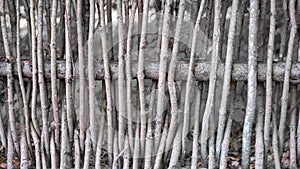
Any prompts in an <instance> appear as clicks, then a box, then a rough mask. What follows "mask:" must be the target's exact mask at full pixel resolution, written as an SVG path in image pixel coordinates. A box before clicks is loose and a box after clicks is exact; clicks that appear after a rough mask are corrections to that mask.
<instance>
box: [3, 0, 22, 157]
mask: <svg viewBox="0 0 300 169" xmlns="http://www.w3.org/2000/svg"><path fill="white" fill-rule="evenodd" d="M4 12H5V3H4V1H2V2H0V13H1V14H2V15H1V16H0V19H1V30H2V37H3V44H4V51H5V55H6V56H5V57H6V61H7V72H8V73H7V104H8V118H9V122H8V125H9V127H10V132H11V133H10V135H11V139H12V143H13V145H14V147H15V149H16V152H17V155H20V145H19V142H18V138H17V129H16V126H15V117H14V93H13V74H12V71H13V70H12V63H11V56H12V55H11V53H10V48H9V41H8V34H7V28H6V20H5V17H4ZM8 144H10V143H8ZM11 153H12V154H13V152H11Z"/></svg>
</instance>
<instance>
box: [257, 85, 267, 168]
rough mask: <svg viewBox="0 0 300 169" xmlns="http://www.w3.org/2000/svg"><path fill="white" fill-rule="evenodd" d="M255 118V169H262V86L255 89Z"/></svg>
mask: <svg viewBox="0 0 300 169" xmlns="http://www.w3.org/2000/svg"><path fill="white" fill-rule="evenodd" d="M257 88H258V89H257V103H256V104H257V116H256V126H255V131H256V132H255V168H260V169H263V168H264V159H265V158H264V149H265V147H264V140H263V113H264V111H265V110H264V105H265V104H264V86H263V83H259V84H258V87H257Z"/></svg>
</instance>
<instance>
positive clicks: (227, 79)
mask: <svg viewBox="0 0 300 169" xmlns="http://www.w3.org/2000/svg"><path fill="white" fill-rule="evenodd" d="M238 7H239V1H238V0H233V2H232V11H231V16H230V18H231V19H230V26H229V30H228V31H229V33H228V42H227V51H226V63H225V73H224V82H223V89H222V98H221V105H220V109H219V122H218V132H217V140H216V158H217V161H219V158H220V153H221V152H220V151H221V142H222V140H223V137H224V130H225V124H226V119H227V117H226V114H227V110H228V100H229V94H230V83H231V72H232V62H233V57H234V53H233V52H234V46H235V44H236V43H235V41H234V40H235V33H236V23H237V12H238Z"/></svg>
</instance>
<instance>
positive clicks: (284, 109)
mask: <svg viewBox="0 0 300 169" xmlns="http://www.w3.org/2000/svg"><path fill="white" fill-rule="evenodd" d="M289 9H290V20H291V32H290V38H289V43H288V52H287V57H286V63H285V73H284V82H283V89H282V97H281V112H280V121H279V152H280V156H281V155H282V153H283V144H284V129H285V123H286V117H287V106H288V94H289V88H290V82H289V80H290V73H291V72H290V71H291V66H292V57H293V50H294V42H295V36H296V33H297V25H296V18H295V1H292V0H290V5H289Z"/></svg>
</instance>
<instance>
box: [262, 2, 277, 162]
mask: <svg viewBox="0 0 300 169" xmlns="http://www.w3.org/2000/svg"><path fill="white" fill-rule="evenodd" d="M270 8H271V18H270V31H269V41H268V54H267V55H268V56H267V73H266V107H265V117H264V145H265V149H266V151H265V157H266V156H267V155H268V149H269V142H270V123H271V113H272V93H273V91H272V68H273V65H272V62H273V54H274V40H275V29H276V27H275V26H276V20H275V19H276V18H275V17H276V1H275V0H271V7H270Z"/></svg>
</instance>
